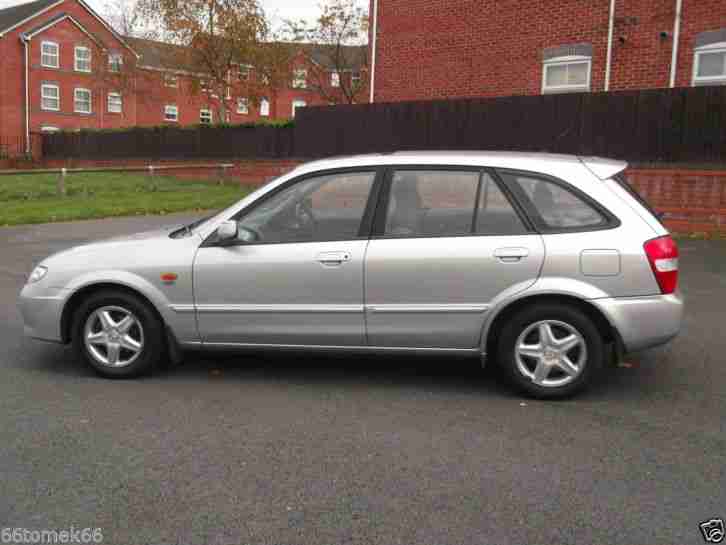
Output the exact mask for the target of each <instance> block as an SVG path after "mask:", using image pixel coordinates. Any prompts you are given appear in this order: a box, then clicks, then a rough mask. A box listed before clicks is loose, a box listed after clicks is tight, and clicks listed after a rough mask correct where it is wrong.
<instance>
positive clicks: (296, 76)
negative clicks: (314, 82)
mask: <svg viewBox="0 0 726 545" xmlns="http://www.w3.org/2000/svg"><path fill="white" fill-rule="evenodd" d="M307 86H308V71H307V70H306V69H305V68H296V69H295V70H293V72H292V88H293V89H306V88H307Z"/></svg>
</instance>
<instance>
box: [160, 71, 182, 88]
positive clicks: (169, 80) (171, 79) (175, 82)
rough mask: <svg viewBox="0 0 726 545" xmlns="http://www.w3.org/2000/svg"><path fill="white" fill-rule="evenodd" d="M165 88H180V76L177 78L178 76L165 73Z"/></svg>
mask: <svg viewBox="0 0 726 545" xmlns="http://www.w3.org/2000/svg"><path fill="white" fill-rule="evenodd" d="M164 87H172V88H173V89H176V88H177V87H179V76H177V75H176V74H170V73H169V72H165V73H164Z"/></svg>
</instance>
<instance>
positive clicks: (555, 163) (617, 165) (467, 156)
mask: <svg viewBox="0 0 726 545" xmlns="http://www.w3.org/2000/svg"><path fill="white" fill-rule="evenodd" d="M584 161H586V162H593V163H607V164H612V165H613V167H612V169H617V170H623V169H624V168H625V167H626V166H627V163H626V162H624V161H613V160H610V159H600V158H591V157H588V158H586V159H583V158H580V157H578V156H577V155H565V154H556V153H540V152H525V151H398V152H394V153H377V154H368V155H352V156H347V157H331V158H327V159H320V160H317V161H313V162H310V163H306V164H304V165H302V166H301V167H299V168H300V169H301V170H304V171H316V170H327V169H335V168H350V167H360V166H385V165H455V166H456V165H461V166H491V167H499V168H504V167H507V168H513V169H522V170H531V171H535V172H539V171H541V172H552V171H556V170H557V168H558V167H571V166H573V165H580V164H583V162H584Z"/></svg>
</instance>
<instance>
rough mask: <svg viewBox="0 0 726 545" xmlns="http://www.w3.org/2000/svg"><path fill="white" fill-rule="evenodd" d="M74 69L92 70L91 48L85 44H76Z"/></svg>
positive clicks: (78, 70) (79, 70) (77, 70)
mask: <svg viewBox="0 0 726 545" xmlns="http://www.w3.org/2000/svg"><path fill="white" fill-rule="evenodd" d="M74 69H75V71H76V72H90V71H91V50H90V49H89V48H87V47H84V46H81V45H79V46H76V50H75V61H74Z"/></svg>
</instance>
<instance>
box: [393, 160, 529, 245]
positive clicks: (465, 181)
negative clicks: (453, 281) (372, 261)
mask: <svg viewBox="0 0 726 545" xmlns="http://www.w3.org/2000/svg"><path fill="white" fill-rule="evenodd" d="M525 232H526V229H525V227H524V225H523V224H522V221H521V220H520V219H519V216H518V215H517V213H516V211H515V210H514V209H513V208H512V205H511V204H510V202H509V200H508V199H507V197H506V196H505V195H504V194H503V193H502V192H501V190H500V189H499V187H498V186H497V184H496V182H494V180H493V179H492V178H491V177H490V176H489V174H487V173H480V172H478V171H476V172H475V171H455V170H400V171H396V172H395V173H394V175H393V178H392V180H391V190H390V194H389V200H388V211H387V214H386V225H385V231H384V235H386V236H401V237H434V236H460V235H472V234H481V235H513V234H522V233H525Z"/></svg>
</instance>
